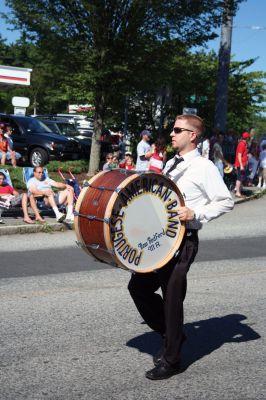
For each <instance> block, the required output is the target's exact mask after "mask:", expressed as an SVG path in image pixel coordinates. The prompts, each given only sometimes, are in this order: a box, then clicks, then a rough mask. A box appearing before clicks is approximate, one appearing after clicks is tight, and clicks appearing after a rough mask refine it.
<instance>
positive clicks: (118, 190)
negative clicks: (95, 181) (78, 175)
mask: <svg viewBox="0 0 266 400" xmlns="http://www.w3.org/2000/svg"><path fill="white" fill-rule="evenodd" d="M87 186H89V187H90V188H92V189H98V190H108V191H109V192H115V193H119V192H120V191H121V190H122V188H120V187H117V188H116V189H115V188H112V187H108V186H93V185H91V184H89V183H88V185H87Z"/></svg>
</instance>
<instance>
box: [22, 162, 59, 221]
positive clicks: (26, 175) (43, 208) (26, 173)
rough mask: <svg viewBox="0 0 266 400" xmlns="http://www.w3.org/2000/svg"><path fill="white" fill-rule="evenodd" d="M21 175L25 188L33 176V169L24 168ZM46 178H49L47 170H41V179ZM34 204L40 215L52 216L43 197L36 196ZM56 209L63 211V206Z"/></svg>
mask: <svg viewBox="0 0 266 400" xmlns="http://www.w3.org/2000/svg"><path fill="white" fill-rule="evenodd" d="M22 174H23V181H24V183H25V185H26V186H27V183H28V181H29V179H30V178H33V176H34V174H33V167H24V168H23V170H22ZM47 178H49V175H48V170H47V168H43V177H42V179H43V180H45V179H47ZM36 204H37V207H38V209H39V211H40V212H41V214H42V215H43V214H44V213H45V214H47V213H48V214H49V215H50V214H52V215H53V214H54V212H53V210H52V208H51V207H49V206H47V205H46V204H45V201H44V198H43V196H36ZM58 209H59V210H60V211H64V210H65V206H64V205H62V206H59V207H58Z"/></svg>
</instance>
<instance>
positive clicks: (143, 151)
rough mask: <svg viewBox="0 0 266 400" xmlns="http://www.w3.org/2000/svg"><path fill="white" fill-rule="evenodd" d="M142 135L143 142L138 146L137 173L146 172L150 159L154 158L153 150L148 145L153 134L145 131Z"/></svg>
mask: <svg viewBox="0 0 266 400" xmlns="http://www.w3.org/2000/svg"><path fill="white" fill-rule="evenodd" d="M140 135H141V136H142V140H141V141H140V142H139V144H138V146H137V163H136V171H146V170H148V168H149V159H150V158H151V156H152V149H151V146H150V145H149V143H148V142H149V140H150V138H151V132H150V131H148V130H146V129H145V130H144V131H142V132H141V134H140Z"/></svg>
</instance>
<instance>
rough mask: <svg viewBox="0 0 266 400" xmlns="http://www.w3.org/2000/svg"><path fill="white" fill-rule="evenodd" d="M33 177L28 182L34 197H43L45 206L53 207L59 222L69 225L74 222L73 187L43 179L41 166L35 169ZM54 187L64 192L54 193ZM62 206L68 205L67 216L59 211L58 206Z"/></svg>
mask: <svg viewBox="0 0 266 400" xmlns="http://www.w3.org/2000/svg"><path fill="white" fill-rule="evenodd" d="M33 175H34V176H33V178H30V179H29V180H28V182H27V188H28V190H29V192H30V193H31V194H32V195H33V196H34V197H40V196H41V197H43V199H44V202H45V204H46V205H47V206H49V207H52V209H53V211H54V213H55V216H56V219H57V221H58V222H63V221H64V220H66V222H68V223H71V222H73V221H74V214H73V202H74V190H73V187H72V186H70V185H68V184H66V183H63V182H56V181H54V180H53V179H50V178H45V179H43V168H42V167H41V166H38V167H34V169H33ZM53 187H55V188H58V189H63V190H61V191H59V192H57V193H54V192H53V190H52V188H53ZM62 204H65V205H67V214H66V215H65V214H63V213H61V212H60V211H59V210H58V206H59V205H62Z"/></svg>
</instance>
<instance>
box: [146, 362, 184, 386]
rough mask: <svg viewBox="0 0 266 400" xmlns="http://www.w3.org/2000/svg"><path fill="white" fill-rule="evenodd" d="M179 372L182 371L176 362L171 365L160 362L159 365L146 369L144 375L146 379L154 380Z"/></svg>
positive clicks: (166, 377)
mask: <svg viewBox="0 0 266 400" xmlns="http://www.w3.org/2000/svg"><path fill="white" fill-rule="evenodd" d="M181 372H183V371H182V369H181V368H180V366H179V365H178V364H177V365H175V366H173V365H167V364H165V363H163V362H161V363H160V364H159V365H157V367H155V368H153V369H151V370H150V371H147V372H146V374H145V376H146V378H148V379H152V380H154V381H156V380H159V379H168V378H171V376H173V375H177V374H180V373H181Z"/></svg>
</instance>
